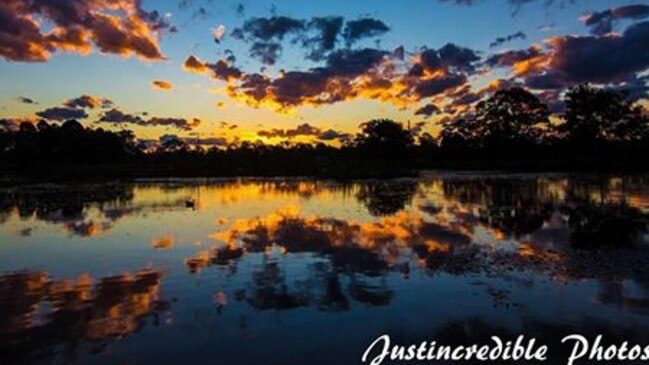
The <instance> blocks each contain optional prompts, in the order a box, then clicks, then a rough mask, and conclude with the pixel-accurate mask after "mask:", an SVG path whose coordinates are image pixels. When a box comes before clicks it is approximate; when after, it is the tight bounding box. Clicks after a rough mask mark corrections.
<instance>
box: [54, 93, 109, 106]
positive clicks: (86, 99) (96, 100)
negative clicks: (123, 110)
mask: <svg viewBox="0 0 649 365" xmlns="http://www.w3.org/2000/svg"><path fill="white" fill-rule="evenodd" d="M63 105H64V106H66V107H68V108H82V109H94V108H97V107H102V108H108V107H110V106H112V105H113V102H112V101H110V100H108V99H106V98H101V97H98V96H92V95H81V96H79V97H78V98H74V99H69V100H67V101H65V102H64V103H63Z"/></svg>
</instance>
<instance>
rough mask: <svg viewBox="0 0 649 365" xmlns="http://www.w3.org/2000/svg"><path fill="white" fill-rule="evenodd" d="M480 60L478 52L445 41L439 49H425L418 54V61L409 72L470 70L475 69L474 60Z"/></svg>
mask: <svg viewBox="0 0 649 365" xmlns="http://www.w3.org/2000/svg"><path fill="white" fill-rule="evenodd" d="M478 60H480V56H478V54H477V53H476V52H475V51H473V50H471V49H469V48H464V47H459V46H457V45H455V44H453V43H447V44H446V45H445V46H443V47H442V48H440V49H426V50H424V51H422V52H421V54H420V55H419V62H417V63H416V64H415V65H414V68H411V74H413V75H417V76H419V75H421V74H422V73H423V71H424V70H429V71H436V70H441V69H450V70H451V71H455V70H459V71H465V72H472V71H473V70H474V69H475V65H474V64H475V62H476V61H478Z"/></svg>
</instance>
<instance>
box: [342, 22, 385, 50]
mask: <svg viewBox="0 0 649 365" xmlns="http://www.w3.org/2000/svg"><path fill="white" fill-rule="evenodd" d="M389 30H390V27H388V26H387V24H385V23H384V22H383V21H381V20H379V19H373V18H363V19H357V20H350V21H348V22H347V24H345V30H344V31H343V38H344V39H345V42H346V43H347V45H348V46H349V45H352V44H354V43H356V42H357V41H359V40H361V39H363V38H369V37H378V36H380V35H382V34H384V33H387V32H388V31H389Z"/></svg>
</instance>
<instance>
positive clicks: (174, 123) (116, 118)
mask: <svg viewBox="0 0 649 365" xmlns="http://www.w3.org/2000/svg"><path fill="white" fill-rule="evenodd" d="M99 122H103V123H113V124H135V125H139V126H143V127H171V128H175V129H179V130H185V131H190V130H192V129H194V128H196V127H198V125H199V124H201V120H200V119H198V118H191V119H187V118H169V117H151V118H149V119H144V118H142V117H140V116H137V115H133V114H129V113H124V112H122V111H121V110H119V109H116V108H113V109H110V110H108V111H106V112H105V113H104V114H103V115H102V116H101V117H100V118H99Z"/></svg>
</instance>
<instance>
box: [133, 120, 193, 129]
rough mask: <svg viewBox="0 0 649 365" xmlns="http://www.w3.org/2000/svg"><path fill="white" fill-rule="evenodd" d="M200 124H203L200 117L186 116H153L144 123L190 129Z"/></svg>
mask: <svg viewBox="0 0 649 365" xmlns="http://www.w3.org/2000/svg"><path fill="white" fill-rule="evenodd" d="M199 124H201V120H200V119H198V118H192V119H185V118H166V117H152V118H150V119H149V120H147V121H146V122H145V123H143V124H142V125H144V126H163V127H173V128H176V129H181V130H186V131H190V130H192V129H194V128H196V127H198V125H199Z"/></svg>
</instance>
